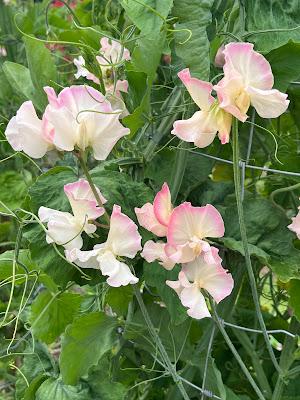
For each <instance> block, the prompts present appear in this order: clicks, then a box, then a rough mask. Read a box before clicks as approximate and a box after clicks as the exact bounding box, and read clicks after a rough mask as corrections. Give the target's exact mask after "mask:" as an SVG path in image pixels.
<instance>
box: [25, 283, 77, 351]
mask: <svg viewBox="0 0 300 400" xmlns="http://www.w3.org/2000/svg"><path fill="white" fill-rule="evenodd" d="M80 303H81V296H80V295H79V294H76V293H61V294H59V295H57V294H53V293H50V292H49V291H47V290H45V291H43V292H41V293H40V294H39V295H38V297H37V298H36V299H35V300H34V302H33V303H32V305H31V316H30V322H31V324H32V330H33V332H34V334H35V335H36V337H37V338H39V339H40V340H42V341H43V342H45V343H53V342H54V341H55V339H56V338H57V337H58V336H59V335H60V334H61V333H63V332H64V330H65V328H66V326H67V325H68V324H70V323H71V322H72V321H73V319H74V317H75V315H76V314H77V313H78V310H79V307H80Z"/></svg>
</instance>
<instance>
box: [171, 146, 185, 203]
mask: <svg viewBox="0 0 300 400" xmlns="http://www.w3.org/2000/svg"><path fill="white" fill-rule="evenodd" d="M182 143H183V144H182V146H181V148H182V147H183V148H188V145H189V144H188V143H184V142H182ZM187 159H188V152H187V151H180V150H177V154H176V158H175V168H174V169H173V172H172V177H171V182H170V187H171V195H172V201H173V204H175V202H176V198H177V196H178V192H179V190H180V187H181V184H182V180H183V176H184V172H185V169H186V164H187Z"/></svg>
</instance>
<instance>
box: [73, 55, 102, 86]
mask: <svg viewBox="0 0 300 400" xmlns="http://www.w3.org/2000/svg"><path fill="white" fill-rule="evenodd" d="M73 63H74V65H75V66H76V67H77V72H76V74H74V76H75V78H76V79H79V78H80V77H83V78H86V79H87V80H89V81H93V82H95V83H96V84H98V85H99V83H100V81H99V79H98V78H97V77H96V76H95V75H94V74H92V73H91V72H90V71H89V70H88V69H87V68H86V67H85V59H84V58H83V57H82V56H79V57H78V58H74V60H73Z"/></svg>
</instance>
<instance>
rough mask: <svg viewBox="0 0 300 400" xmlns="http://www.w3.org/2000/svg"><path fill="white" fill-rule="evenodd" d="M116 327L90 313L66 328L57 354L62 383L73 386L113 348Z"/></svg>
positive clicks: (102, 316) (111, 322) (105, 316)
mask: <svg viewBox="0 0 300 400" xmlns="http://www.w3.org/2000/svg"><path fill="white" fill-rule="evenodd" d="M116 326H117V321H116V319H114V318H112V317H108V316H107V315H105V314H104V313H100V312H94V313H90V314H87V315H83V316H81V317H79V318H76V319H75V320H74V322H73V323H72V325H70V326H69V327H68V328H67V329H66V332H65V335H64V338H63V341H62V349H61V355H60V370H61V374H62V377H63V380H64V382H65V383H66V384H69V385H75V384H76V383H77V382H78V380H79V378H80V377H82V376H84V375H85V374H87V372H88V370H89V368H90V367H91V366H92V365H96V364H97V363H98V361H99V360H100V358H101V357H102V356H103V355H104V354H105V353H106V352H107V351H109V350H110V349H111V348H112V347H113V345H114V343H115V340H116V331H115V329H116Z"/></svg>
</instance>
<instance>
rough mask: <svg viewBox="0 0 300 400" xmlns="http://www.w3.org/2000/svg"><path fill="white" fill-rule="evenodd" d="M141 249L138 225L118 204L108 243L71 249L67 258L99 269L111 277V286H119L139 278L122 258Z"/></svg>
mask: <svg viewBox="0 0 300 400" xmlns="http://www.w3.org/2000/svg"><path fill="white" fill-rule="evenodd" d="M141 249H142V247H141V236H140V234H139V233H138V229H137V226H136V224H135V223H134V222H133V221H132V220H131V219H130V218H129V217H128V216H127V215H125V214H123V213H122V212H121V207H120V206H117V205H114V207H113V212H112V215H111V219H110V229H109V233H108V237H107V240H106V242H105V243H102V244H98V245H96V246H94V249H93V250H90V251H81V250H79V249H72V250H67V251H66V257H67V259H68V260H69V261H71V262H75V264H77V265H78V266H79V267H82V268H94V269H99V270H100V271H101V272H102V274H103V275H106V276H108V278H107V283H108V284H109V285H110V286H114V287H119V286H126V285H128V284H135V283H137V282H138V278H136V277H135V276H134V275H133V274H132V272H131V271H130V268H129V267H128V265H127V264H125V263H124V262H123V261H120V260H119V259H118V258H119V257H127V258H131V259H132V258H134V257H135V256H136V254H137V252H138V251H139V250H141Z"/></svg>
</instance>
